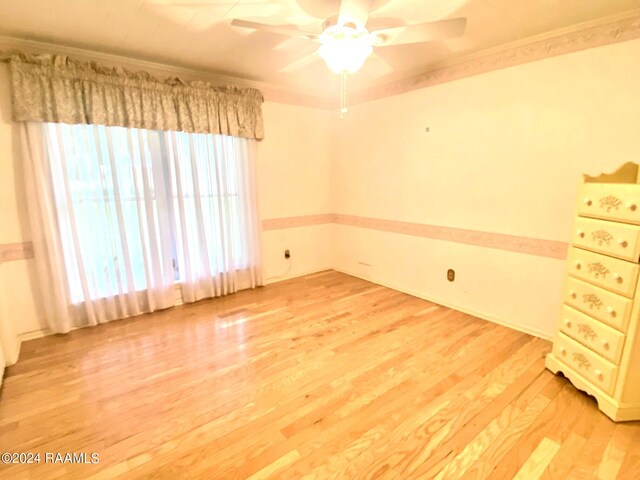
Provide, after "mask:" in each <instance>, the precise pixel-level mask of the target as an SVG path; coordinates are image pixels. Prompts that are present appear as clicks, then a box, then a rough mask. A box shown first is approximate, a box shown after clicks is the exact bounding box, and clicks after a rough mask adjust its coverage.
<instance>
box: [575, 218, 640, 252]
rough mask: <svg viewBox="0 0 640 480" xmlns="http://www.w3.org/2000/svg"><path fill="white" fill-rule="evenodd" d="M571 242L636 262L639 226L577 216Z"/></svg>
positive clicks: (639, 242) (639, 236)
mask: <svg viewBox="0 0 640 480" xmlns="http://www.w3.org/2000/svg"><path fill="white" fill-rule="evenodd" d="M572 243H573V244H574V245H575V246H577V247H582V248H586V249H588V250H593V251H595V252H601V253H605V254H607V255H613V256H615V257H618V258H622V259H624V260H629V261H630V262H636V263H638V257H639V256H640V226H636V225H628V224H625V223H615V222H607V221H605V220H594V219H591V218H581V217H578V218H577V219H576V223H575V227H574V229H573V239H572Z"/></svg>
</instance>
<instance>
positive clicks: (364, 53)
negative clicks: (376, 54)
mask: <svg viewBox="0 0 640 480" xmlns="http://www.w3.org/2000/svg"><path fill="white" fill-rule="evenodd" d="M320 43H321V45H320V48H319V49H318V55H319V56H320V57H321V58H322V59H323V60H324V61H325V63H326V64H327V67H329V69H330V70H331V71H332V72H335V73H339V74H352V73H355V72H357V71H358V70H360V68H362V65H363V64H364V62H365V60H366V59H367V58H368V57H369V55H371V52H372V51H373V48H372V46H371V37H370V35H369V32H368V31H367V29H366V28H363V27H357V26H355V25H354V26H351V25H344V24H338V25H333V26H331V27H328V28H327V29H326V30H325V31H324V32H322V35H320Z"/></svg>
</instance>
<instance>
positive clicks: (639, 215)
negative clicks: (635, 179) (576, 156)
mask: <svg viewBox="0 0 640 480" xmlns="http://www.w3.org/2000/svg"><path fill="white" fill-rule="evenodd" d="M578 215H580V216H582V217H595V218H604V219H610V220H616V221H619V222H625V223H634V224H636V225H638V224H640V184H633V183H630V184H623V183H585V184H583V185H582V187H581V188H580V194H579V196H578Z"/></svg>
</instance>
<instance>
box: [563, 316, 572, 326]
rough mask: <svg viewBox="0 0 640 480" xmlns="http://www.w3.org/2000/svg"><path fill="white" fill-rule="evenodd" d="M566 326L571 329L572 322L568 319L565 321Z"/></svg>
mask: <svg viewBox="0 0 640 480" xmlns="http://www.w3.org/2000/svg"><path fill="white" fill-rule="evenodd" d="M564 325H565V327H567V328H571V320H569V319H568V318H565V319H564Z"/></svg>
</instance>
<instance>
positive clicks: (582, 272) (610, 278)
mask: <svg viewBox="0 0 640 480" xmlns="http://www.w3.org/2000/svg"><path fill="white" fill-rule="evenodd" d="M568 261H569V274H570V275H573V276H574V277H577V278H580V279H582V280H587V281H588V282H590V283H593V284H594V285H598V286H601V287H604V288H606V289H607V290H611V291H612V292H616V293H619V294H621V295H624V296H625V297H629V298H631V297H633V293H634V290H635V288H636V282H637V281H638V270H639V269H640V267H639V266H638V264H637V263H631V262H627V261H625V260H619V259H617V258H612V257H609V256H607V255H601V254H599V253H593V252H588V251H586V250H582V249H580V248H570V249H569V259H568Z"/></svg>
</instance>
